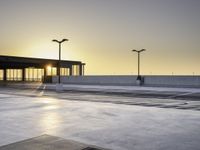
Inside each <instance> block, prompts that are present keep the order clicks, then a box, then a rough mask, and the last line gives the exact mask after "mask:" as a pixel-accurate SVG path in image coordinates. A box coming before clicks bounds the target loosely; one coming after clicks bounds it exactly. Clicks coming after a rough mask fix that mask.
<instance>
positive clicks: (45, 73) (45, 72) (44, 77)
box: [43, 67, 47, 82]
mask: <svg viewBox="0 0 200 150" xmlns="http://www.w3.org/2000/svg"><path fill="white" fill-rule="evenodd" d="M43 69H44V76H43V82H45V79H46V76H47V70H46V68H45V67H44V68H43Z"/></svg>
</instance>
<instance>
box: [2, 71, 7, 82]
mask: <svg viewBox="0 0 200 150" xmlns="http://www.w3.org/2000/svg"><path fill="white" fill-rule="evenodd" d="M3 80H4V81H6V80H7V72H6V69H3Z"/></svg>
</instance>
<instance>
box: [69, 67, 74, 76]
mask: <svg viewBox="0 0 200 150" xmlns="http://www.w3.org/2000/svg"><path fill="white" fill-rule="evenodd" d="M72 72H73V67H72V65H71V66H70V67H69V75H70V76H72Z"/></svg>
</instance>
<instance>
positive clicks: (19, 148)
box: [0, 134, 105, 150]
mask: <svg viewBox="0 0 200 150" xmlns="http://www.w3.org/2000/svg"><path fill="white" fill-rule="evenodd" d="M0 150H105V149H103V148H98V147H95V146H91V145H86V144H82V143H79V142H75V141H72V140H66V139H63V138H60V137H56V136H51V135H47V134H45V135H41V136H38V137H35V138H30V139H27V140H23V141H20V142H16V143H12V144H9V145H5V146H1V147H0Z"/></svg>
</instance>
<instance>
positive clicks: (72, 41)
mask: <svg viewBox="0 0 200 150" xmlns="http://www.w3.org/2000/svg"><path fill="white" fill-rule="evenodd" d="M199 7H200V1H198V0H192V1H187V0H173V1H172V0H169V1H159V0H125V1H120V0H109V1H106V0H102V1H98V0H92V1H91V0H85V1H82V0H75V1H68V0H57V1H54V0H48V1H39V0H35V1H31V0H28V1H27V0H18V1H14V0H2V1H0V21H1V28H0V55H11V56H23V57H39V58H52V59H58V45H57V44H55V43H53V42H52V39H62V38H67V39H69V41H67V42H65V43H63V44H62V59H65V60H80V61H82V62H84V63H86V70H85V71H86V73H85V74H86V75H132V74H137V55H136V54H135V53H133V52H132V51H131V50H132V49H138V50H139V49H142V48H145V49H146V51H145V52H144V53H142V54H141V73H142V74H145V75H172V74H173V75H199V74H200V70H199V64H200V59H199V58H200V37H199V35H200V30H199V26H200V9H199Z"/></svg>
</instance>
